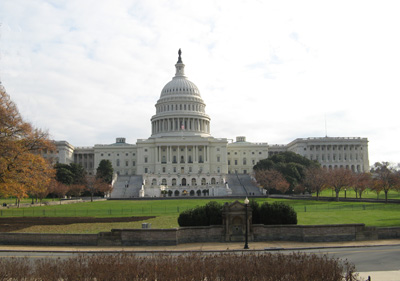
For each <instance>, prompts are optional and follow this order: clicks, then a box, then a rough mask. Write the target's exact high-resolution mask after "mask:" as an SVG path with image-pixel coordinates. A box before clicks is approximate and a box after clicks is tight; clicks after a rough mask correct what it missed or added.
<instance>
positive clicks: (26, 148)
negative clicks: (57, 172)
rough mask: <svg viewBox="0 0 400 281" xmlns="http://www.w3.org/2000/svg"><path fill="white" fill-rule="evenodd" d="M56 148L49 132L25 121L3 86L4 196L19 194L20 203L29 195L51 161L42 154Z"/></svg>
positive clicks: (0, 157) (0, 155) (0, 166)
mask: <svg viewBox="0 0 400 281" xmlns="http://www.w3.org/2000/svg"><path fill="white" fill-rule="evenodd" d="M45 150H54V144H53V143H52V142H51V141H50V140H49V138H48V134H47V133H46V132H44V131H42V130H40V129H37V128H34V127H33V126H32V125H31V124H30V123H28V122H25V121H24V120H23V118H22V116H21V115H20V113H19V111H18V109H17V106H16V105H15V103H14V102H13V101H12V100H11V99H10V96H9V95H8V94H7V93H6V92H5V90H4V88H3V87H1V86H0V191H1V193H2V194H3V196H15V197H16V198H17V204H18V206H19V202H20V200H21V199H22V198H24V197H27V196H28V192H29V189H32V187H33V185H34V184H35V183H34V181H35V178H34V177H32V175H35V177H36V176H37V177H40V176H43V177H44V178H46V177H47V176H49V175H50V173H49V174H47V175H46V174H43V175H40V174H41V173H43V172H44V171H45V170H46V167H47V163H46V161H44V159H43V158H42V157H41V156H40V153H41V152H42V151H45Z"/></svg>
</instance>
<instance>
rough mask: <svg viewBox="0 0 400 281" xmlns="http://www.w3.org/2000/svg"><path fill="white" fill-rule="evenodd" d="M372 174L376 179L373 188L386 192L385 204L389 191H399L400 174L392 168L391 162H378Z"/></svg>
mask: <svg viewBox="0 0 400 281" xmlns="http://www.w3.org/2000/svg"><path fill="white" fill-rule="evenodd" d="M371 173H372V176H373V178H374V185H373V188H374V189H375V190H383V191H384V192H385V203H387V200H388V192H389V190H391V189H398V188H399V186H400V174H399V172H398V171H397V170H396V169H395V168H393V167H391V166H390V163H389V162H382V163H380V162H376V163H375V164H374V166H373V167H372V169H371ZM378 194H379V193H378Z"/></svg>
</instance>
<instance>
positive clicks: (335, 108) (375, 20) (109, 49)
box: [0, 0, 400, 164]
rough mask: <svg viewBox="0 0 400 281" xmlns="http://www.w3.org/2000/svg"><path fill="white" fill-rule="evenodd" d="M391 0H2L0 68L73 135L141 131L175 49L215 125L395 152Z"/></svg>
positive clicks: (397, 39) (20, 97)
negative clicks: (363, 140) (358, 141)
mask: <svg viewBox="0 0 400 281" xmlns="http://www.w3.org/2000/svg"><path fill="white" fill-rule="evenodd" d="M397 7H398V3H397V1H384V0H383V1H340V0H339V1H251V0H250V1H235V0H233V1H217V0H216V1H208V0H205V1H155V0H147V1H123V0H117V1H106V0H103V1H101V0H96V1H91V0H85V1H83V0H82V1H80V0H69V1H41V0H1V1H0V24H1V26H0V80H1V82H2V84H3V86H4V87H5V88H6V90H7V92H8V93H9V94H10V95H11V97H12V99H13V100H14V101H15V102H16V103H17V105H18V107H19V109H20V111H21V113H22V114H23V116H24V117H25V118H26V120H28V121H30V122H32V123H33V124H34V125H35V126H37V127H40V128H43V129H47V130H49V132H50V134H51V136H52V137H53V138H54V139H57V140H67V141H68V142H70V143H71V144H73V145H74V146H91V145H93V144H98V143H100V144H105V143H112V142H114V141H115V138H116V137H126V138H127V141H128V142H130V143H135V142H136V139H143V138H147V137H149V136H150V132H151V126H150V118H151V116H152V115H154V114H155V108H154V105H155V103H156V102H157V100H158V98H159V96H160V93H161V89H162V88H163V86H164V85H165V84H166V83H168V82H169V81H170V80H171V78H172V77H173V75H174V73H175V70H174V64H175V63H176V61H177V51H178V49H179V48H182V52H183V53H182V58H183V62H184V63H185V64H186V75H187V76H188V78H189V79H190V80H191V81H192V82H194V83H195V84H196V85H197V86H198V88H199V89H200V92H201V95H202V97H203V99H204V101H205V102H206V104H207V107H206V112H207V113H208V114H209V115H210V117H211V131H212V135H213V136H215V137H224V138H228V139H234V138H235V137H236V136H240V135H244V136H246V137H247V140H248V141H253V142H268V143H270V144H286V143H288V142H290V141H292V140H294V139H295V138H304V137H323V136H325V134H326V132H327V134H328V136H332V137H367V138H368V139H369V154H370V164H373V163H374V162H376V161H390V162H400V146H399V145H398V139H399V137H400V126H399V125H398V115H399V114H398V106H399V103H398V98H397V96H398V95H399V90H400V83H399V81H400V80H399V77H400V67H399V65H400V52H399V50H400V36H399V34H400V31H399V29H400V17H398V14H397V11H398V8H397Z"/></svg>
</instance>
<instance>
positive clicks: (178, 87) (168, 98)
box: [151, 49, 210, 137]
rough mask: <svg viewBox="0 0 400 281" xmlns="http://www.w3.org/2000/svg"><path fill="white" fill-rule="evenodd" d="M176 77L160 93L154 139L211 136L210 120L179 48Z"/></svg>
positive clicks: (153, 130)
mask: <svg viewBox="0 0 400 281" xmlns="http://www.w3.org/2000/svg"><path fill="white" fill-rule="evenodd" d="M178 54H179V57H178V62H177V63H176V64H175V68H176V72H175V76H174V77H173V78H172V80H171V81H170V82H168V83H167V84H166V85H165V86H164V88H163V89H162V91H161V95H160V99H159V100H158V101H157V103H156V105H155V107H156V115H154V116H153V117H152V118H151V124H152V135H151V136H152V137H164V136H177V135H179V136H183V135H185V136H204V137H209V136H210V117H209V116H208V115H207V114H206V113H205V106H206V105H205V103H204V101H203V99H202V98H201V96H200V91H199V89H198V88H197V86H196V85H195V84H194V83H193V82H191V81H189V80H188V79H187V77H186V76H185V65H184V64H183V62H182V57H181V54H182V52H181V50H180V49H179V52H178Z"/></svg>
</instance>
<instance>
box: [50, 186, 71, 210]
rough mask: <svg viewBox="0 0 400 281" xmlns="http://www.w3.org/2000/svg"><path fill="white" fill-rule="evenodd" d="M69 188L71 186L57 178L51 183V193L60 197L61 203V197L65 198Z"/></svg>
mask: <svg viewBox="0 0 400 281" xmlns="http://www.w3.org/2000/svg"><path fill="white" fill-rule="evenodd" d="M68 190H69V186H68V185H66V184H63V183H62V182H59V181H57V180H53V181H52V183H51V191H50V193H51V194H53V195H54V196H56V197H57V198H59V199H60V205H61V198H64V197H65V195H66V194H67V192H68Z"/></svg>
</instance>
